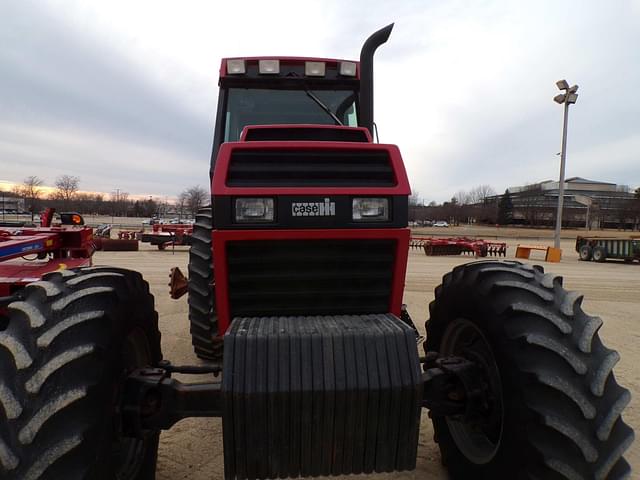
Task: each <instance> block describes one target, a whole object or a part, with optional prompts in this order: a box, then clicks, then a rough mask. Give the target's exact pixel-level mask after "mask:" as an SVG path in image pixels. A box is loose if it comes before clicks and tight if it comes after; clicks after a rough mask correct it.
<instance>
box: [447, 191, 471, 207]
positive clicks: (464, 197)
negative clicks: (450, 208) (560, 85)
mask: <svg viewBox="0 0 640 480" xmlns="http://www.w3.org/2000/svg"><path fill="white" fill-rule="evenodd" d="M451 202H452V203H456V204H458V205H468V204H469V203H472V202H471V196H470V195H469V193H468V192H465V191H464V190H460V191H458V192H456V194H455V195H454V196H453V198H452V199H451Z"/></svg>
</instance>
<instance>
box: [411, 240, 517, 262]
mask: <svg viewBox="0 0 640 480" xmlns="http://www.w3.org/2000/svg"><path fill="white" fill-rule="evenodd" d="M409 247H410V248H415V249H423V250H424V253H425V254H426V255H428V256H437V255H474V256H476V257H486V256H491V257H505V256H506V255H507V244H506V243H504V242H489V241H487V240H481V239H477V238H468V237H455V238H438V237H417V236H412V237H411V241H410V242H409Z"/></svg>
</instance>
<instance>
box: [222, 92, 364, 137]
mask: <svg viewBox="0 0 640 480" xmlns="http://www.w3.org/2000/svg"><path fill="white" fill-rule="evenodd" d="M313 96H315V97H316V99H317V100H319V101H320V103H322V104H324V105H325V106H326V107H327V108H328V109H329V110H330V111H331V112H332V113H333V114H334V115H335V116H336V117H337V118H338V120H340V122H341V123H342V124H343V125H345V126H348V127H357V126H358V118H357V111H356V99H357V94H356V92H354V91H353V90H311V91H310V92H309V94H308V93H307V91H305V90H273V89H245V88H230V89H229V91H228V97H227V113H226V118H225V132H224V141H225V142H234V141H237V140H238V139H239V138H240V133H241V132H242V129H243V128H244V127H246V126H247V125H278V124H316V125H336V124H337V123H336V121H335V119H334V118H333V116H332V115H331V113H328V112H327V111H326V110H325V109H324V108H323V107H322V106H321V105H320V103H318V101H316V100H314V99H313V98H312V97H313Z"/></svg>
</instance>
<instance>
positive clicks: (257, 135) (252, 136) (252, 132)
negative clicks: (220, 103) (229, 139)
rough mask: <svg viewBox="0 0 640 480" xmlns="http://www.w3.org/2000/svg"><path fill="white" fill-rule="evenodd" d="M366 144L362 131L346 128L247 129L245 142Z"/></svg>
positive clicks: (365, 135) (366, 139) (366, 140)
mask: <svg viewBox="0 0 640 480" xmlns="http://www.w3.org/2000/svg"><path fill="white" fill-rule="evenodd" d="M287 140H288V141H320V142H368V141H369V139H368V138H367V134H366V133H365V132H364V130H356V129H353V130H351V129H347V128H314V127H295V128H292V127H270V128H249V130H248V131H247V136H246V137H245V141H247V142H258V141H287Z"/></svg>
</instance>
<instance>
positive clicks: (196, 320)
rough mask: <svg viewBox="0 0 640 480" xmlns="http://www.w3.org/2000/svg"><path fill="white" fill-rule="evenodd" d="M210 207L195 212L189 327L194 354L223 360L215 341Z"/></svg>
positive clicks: (219, 343) (190, 267)
mask: <svg viewBox="0 0 640 480" xmlns="http://www.w3.org/2000/svg"><path fill="white" fill-rule="evenodd" d="M212 223H213V217H212V212H211V207H205V208H202V209H200V210H199V211H198V214H197V215H196V222H195V224H194V225H193V235H192V237H191V248H190V249H189V292H188V293H189V323H190V332H191V343H192V344H193V350H194V351H195V353H196V355H197V356H198V357H199V358H202V359H204V360H214V361H216V360H220V359H222V342H221V341H220V340H219V339H218V338H217V335H218V319H217V316H216V307H215V287H214V276H213V258H212V249H211V228H212Z"/></svg>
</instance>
